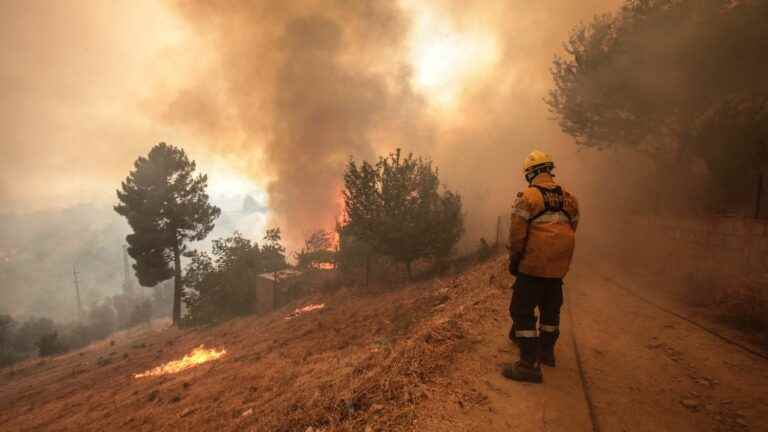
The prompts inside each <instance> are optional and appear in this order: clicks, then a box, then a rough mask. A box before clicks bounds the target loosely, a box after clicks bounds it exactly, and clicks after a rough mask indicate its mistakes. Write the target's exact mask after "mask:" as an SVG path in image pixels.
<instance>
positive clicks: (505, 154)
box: [175, 0, 618, 242]
mask: <svg viewBox="0 0 768 432" xmlns="http://www.w3.org/2000/svg"><path fill="white" fill-rule="evenodd" d="M616 4H618V1H617V0H612V1H607V0H593V1H587V2H563V1H543V2H542V1H535V2H534V1H525V2H514V3H506V2H483V3H482V4H478V3H474V4H472V5H469V6H468V5H467V4H466V2H450V1H422V2H404V3H401V2H394V1H391V2H366V1H341V0H335V1H334V0H327V1H287V2H281V3H280V4H279V6H278V5H275V4H273V3H270V4H269V5H267V4H266V3H262V2H252V1H239V2H221V3H217V2H207V3H200V2H181V3H178V4H177V7H178V10H179V11H180V12H181V14H182V16H184V17H185V19H186V20H187V22H188V23H190V24H191V25H192V26H193V28H195V29H197V30H198V32H199V33H201V34H205V35H207V36H208V37H209V38H210V40H211V41H213V42H212V43H213V45H212V46H213V49H214V50H216V52H217V53H218V58H219V62H220V64H221V65H222V66H221V67H220V68H217V69H216V70H217V71H219V72H217V73H216V74H215V75H212V76H209V77H207V79H208V80H211V81H214V82H215V81H218V80H223V81H224V82H225V83H226V85H225V87H227V88H228V89H229V90H228V93H227V99H228V103H229V104H231V105H232V106H234V107H236V110H237V111H238V113H239V121H240V125H241V127H242V128H243V130H244V131H245V135H246V138H245V139H244V140H243V141H241V142H238V143H236V144H234V145H228V146H223V147H220V148H218V151H221V152H233V153H240V154H248V153H249V152H255V151H263V153H264V156H265V160H264V162H265V164H264V165H263V166H259V167H258V168H256V169H254V172H252V173H251V174H252V175H254V176H259V177H264V175H265V172H264V171H261V170H266V174H268V175H269V176H270V177H271V178H272V179H273V180H272V182H271V183H270V186H269V195H270V207H271V208H272V209H273V210H274V211H275V212H276V213H277V215H278V221H277V222H278V223H280V224H282V225H284V227H286V228H287V230H288V233H289V235H291V234H292V237H291V239H292V240H293V241H294V242H295V241H296V240H298V237H299V236H300V235H302V234H304V233H305V232H306V231H308V230H311V229H313V228H316V227H330V226H332V223H333V220H334V218H335V217H336V216H337V215H338V212H339V199H338V189H339V187H340V181H341V173H342V170H343V167H344V164H345V162H346V161H347V160H348V159H349V157H350V156H352V157H355V158H367V159H369V158H373V157H375V156H376V155H377V154H380V153H382V152H384V151H387V150H391V149H393V148H395V147H402V148H404V149H405V150H406V151H413V152H415V153H419V154H421V155H424V156H429V157H432V158H433V159H435V161H436V163H437V164H438V165H439V166H440V168H441V173H442V174H443V178H444V180H446V182H447V185H448V187H450V188H452V189H455V190H458V191H459V192H461V193H462V194H463V195H464V198H465V202H466V207H467V211H468V221H469V231H468V236H467V237H468V238H470V239H472V241H476V240H477V238H478V237H479V236H481V235H484V236H491V235H493V231H494V230H495V222H496V216H497V215H499V214H501V213H502V212H503V211H505V210H506V207H507V206H508V205H509V202H510V201H511V198H512V196H513V192H514V190H515V189H517V188H519V187H521V186H522V177H521V175H520V169H519V166H520V163H521V161H522V159H523V157H524V156H525V154H526V153H527V152H528V151H530V150H531V149H533V148H543V149H545V150H549V151H551V152H553V153H554V154H555V155H556V156H560V160H561V161H562V163H561V165H562V166H564V167H565V166H568V165H569V164H572V163H575V162H576V161H569V159H573V158H574V151H572V150H571V149H570V148H571V147H573V146H571V145H570V143H568V141H569V140H568V139H567V138H565V137H564V136H563V135H562V134H561V133H560V132H559V131H558V129H557V126H556V124H555V123H554V122H552V121H551V120H550V118H549V114H548V112H547V109H546V106H545V104H544V103H543V102H542V99H543V97H544V96H545V95H546V92H547V90H548V89H549V88H550V86H551V82H550V78H549V72H548V68H549V65H550V63H551V60H552V56H553V55H554V53H555V52H558V51H559V50H560V44H561V43H562V41H564V40H565V39H566V38H567V36H568V33H569V31H570V29H571V28H572V27H573V26H574V25H575V24H576V23H578V22H579V21H580V20H586V19H589V18H591V17H592V15H594V14H595V13H599V12H604V11H606V10H608V9H609V8H610V7H611V6H615V5H616ZM425 7H426V8H427V9H431V10H435V11H438V12H440V13H441V14H444V15H445V16H447V17H448V18H449V19H450V20H451V25H452V27H453V28H454V29H455V30H456V31H457V32H459V33H460V32H462V31H463V30H466V29H472V28H474V29H476V28H485V29H491V30H490V31H491V32H493V33H494V35H495V38H496V45H497V49H498V51H499V53H498V60H497V61H496V62H495V64H494V65H493V67H492V68H491V69H490V70H487V71H483V72H482V73H481V74H479V75H478V76H477V77H475V79H472V80H467V82H465V83H464V87H463V89H462V90H463V91H462V92H461V93H460V97H459V100H458V101H457V102H456V103H455V104H454V106H452V107H450V108H448V109H433V108H434V107H431V106H430V104H429V95H428V94H425V93H424V92H422V91H421V90H420V89H414V88H413V86H412V84H411V83H412V82H413V79H412V74H413V72H412V68H413V65H412V64H410V63H409V58H408V43H409V42H411V41H410V39H409V36H410V32H411V31H412V30H413V29H412V26H413V22H414V19H415V18H414V15H415V12H414V11H418V10H419V9H420V8H421V9H423V8H425ZM436 37H439V35H436ZM187 94H188V93H187ZM181 96H183V95H181ZM175 104H176V105H177V106H178V104H179V100H177V101H176V102H175ZM187 120H188V121H189V122H191V123H199V122H203V121H205V120H204V119H196V118H194V117H192V118H188V119H187ZM565 149H568V150H565ZM563 172H568V170H567V169H564V170H563ZM573 172H576V171H575V170H574V171H573Z"/></svg>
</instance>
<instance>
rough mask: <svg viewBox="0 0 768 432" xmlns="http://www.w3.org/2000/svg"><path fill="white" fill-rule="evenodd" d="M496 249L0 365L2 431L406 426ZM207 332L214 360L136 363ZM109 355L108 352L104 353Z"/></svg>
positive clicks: (175, 351)
mask: <svg viewBox="0 0 768 432" xmlns="http://www.w3.org/2000/svg"><path fill="white" fill-rule="evenodd" d="M500 269H503V266H502V265H500V262H499V261H497V260H492V261H490V262H488V263H485V264H482V265H478V266H475V267H472V268H470V269H469V270H468V271H467V272H466V273H464V274H461V275H457V276H447V277H443V278H437V279H432V280H425V281H421V282H418V283H414V284H411V285H407V286H405V287H403V288H401V289H398V290H395V291H390V292H384V293H377V294H359V293H358V292H356V291H352V290H340V291H337V292H334V293H329V294H324V295H318V296H317V297H315V298H310V299H305V300H304V301H303V302H302V303H301V304H302V305H303V304H306V303H325V304H326V308H325V309H322V310H319V311H315V312H311V313H307V314H304V315H301V316H299V317H296V318H294V319H291V320H286V319H284V317H285V316H286V315H287V314H288V313H289V312H290V311H291V310H293V308H294V307H296V306H297V304H293V305H287V306H286V307H285V308H283V309H281V310H278V311H276V312H275V313H273V314H270V315H268V316H264V317H247V318H242V319H237V320H233V321H230V322H227V323H224V324H222V325H219V326H216V327H211V328H198V329H193V330H183V331H182V330H176V329H167V330H149V329H147V330H144V331H142V332H133V333H129V334H124V335H119V336H118V337H117V338H116V339H115V344H114V346H111V345H110V344H109V343H101V344H98V345H93V346H90V347H88V348H86V349H84V350H81V351H79V352H73V353H69V354H66V355H62V356H59V357H55V358H52V359H50V360H45V361H39V360H30V361H26V362H23V363H21V364H18V365H16V366H14V367H12V368H7V369H3V370H0V425H2V429H3V430H73V431H74V430H78V431H79V430H147V431H149V430H153V431H154V430H189V431H202V430H206V431H209V430H217V431H218V430H221V431H227V430H232V431H234V430H254V431H300V432H304V431H306V430H307V429H308V428H310V427H311V428H313V430H315V431H318V430H323V431H352V430H355V431H359V430H365V429H366V428H368V429H369V430H373V431H376V430H387V431H398V430H412V429H413V426H412V425H413V421H414V419H415V418H416V417H417V415H418V409H419V406H420V405H421V404H422V403H424V402H425V401H427V400H428V399H430V398H431V395H433V394H435V392H440V391H442V388H443V385H444V384H445V377H446V376H447V375H449V374H450V373H451V367H452V365H453V362H454V359H455V356H456V355H457V354H458V353H460V352H462V351H465V350H467V349H468V348H469V347H471V346H472V344H473V342H472V341H473V338H472V336H471V332H470V331H469V330H468V328H467V327H466V325H467V324H466V323H467V322H472V320H475V319H478V317H477V316H475V315H473V314H479V313H480V312H479V311H473V306H472V305H473V304H474V305H477V304H480V303H481V299H483V298H486V297H487V296H488V295H490V294H489V293H488V289H487V284H488V281H489V279H491V277H490V276H491V275H495V274H496V273H498V272H499V271H500ZM200 344H205V345H206V346H207V347H211V348H224V349H226V350H227V351H228V354H227V355H226V356H225V357H224V358H223V359H221V360H219V361H215V362H211V363H207V364H204V365H202V366H199V367H197V368H194V369H191V370H188V371H185V372H182V373H179V374H177V375H167V376H162V377H158V378H144V379H134V378H133V377H132V375H133V374H135V373H138V372H142V371H144V370H147V369H150V368H152V367H155V366H157V365H159V364H162V363H165V362H167V361H170V360H175V359H179V358H181V357H183V356H184V354H186V353H189V352H190V351H191V350H192V349H193V348H195V347H197V346H199V345H200ZM105 359H108V361H105Z"/></svg>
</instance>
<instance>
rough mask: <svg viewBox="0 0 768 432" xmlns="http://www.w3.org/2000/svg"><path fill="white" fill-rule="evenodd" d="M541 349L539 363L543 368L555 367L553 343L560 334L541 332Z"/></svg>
mask: <svg viewBox="0 0 768 432" xmlns="http://www.w3.org/2000/svg"><path fill="white" fill-rule="evenodd" d="M539 335H540V337H541V348H540V351H539V362H541V364H543V365H544V366H549V367H555V364H556V362H555V343H557V338H558V336H560V332H557V331H555V332H548V331H541V332H540V333H539Z"/></svg>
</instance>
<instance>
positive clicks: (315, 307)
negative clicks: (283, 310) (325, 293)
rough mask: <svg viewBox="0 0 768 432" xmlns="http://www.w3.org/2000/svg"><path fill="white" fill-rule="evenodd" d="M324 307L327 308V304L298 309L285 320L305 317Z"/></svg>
mask: <svg viewBox="0 0 768 432" xmlns="http://www.w3.org/2000/svg"><path fill="white" fill-rule="evenodd" d="M324 307H325V303H321V304H311V305H308V306H304V307H303V308H297V309H295V310H294V311H293V312H291V313H290V314H289V315H288V316H286V317H285V319H287V320H289V319H291V318H295V317H297V316H299V315H303V314H305V313H307V312H312V311H315V310H318V309H322V308H324Z"/></svg>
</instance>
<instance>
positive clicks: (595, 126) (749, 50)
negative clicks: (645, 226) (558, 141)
mask: <svg viewBox="0 0 768 432" xmlns="http://www.w3.org/2000/svg"><path fill="white" fill-rule="evenodd" d="M766 16H768V2H764V1H738V2H734V1H732V0H627V1H626V2H625V3H624V5H623V6H622V7H621V9H620V10H619V11H618V12H617V13H615V14H608V15H602V16H598V17H596V18H595V19H594V20H593V21H592V22H590V23H587V24H582V25H579V26H578V27H576V28H575V29H574V31H573V32H572V33H571V36H570V38H569V40H568V41H567V42H566V43H565V51H566V53H567V54H566V55H565V56H556V57H555V59H554V63H553V66H552V77H553V79H554V84H555V85H554V88H553V89H552V90H551V92H550V94H549V97H548V98H547V99H546V102H547V104H548V105H549V107H550V109H551V111H552V112H553V113H554V114H555V116H556V118H557V120H558V121H559V124H560V126H561V128H562V130H563V131H564V132H566V133H568V134H570V135H572V136H573V137H575V138H576V141H577V143H578V144H580V145H585V146H591V147H598V148H606V147H611V146H628V147H631V148H635V149H638V150H642V151H648V152H651V153H653V154H657V155H658V154H660V153H667V154H672V155H676V156H683V157H688V156H696V157H700V158H702V159H703V160H704V161H705V162H706V163H707V164H708V165H709V166H710V167H711V166H712V164H713V163H715V162H716V161H715V160H713V159H711V156H712V154H713V153H712V152H711V151H710V147H709V146H712V145H714V146H728V145H730V144H731V143H730V142H727V141H719V142H717V143H714V142H711V141H708V142H700V141H697V140H696V139H695V136H696V128H697V127H698V126H699V125H700V121H701V119H702V117H704V116H706V115H708V114H707V113H709V112H711V111H712V109H713V107H716V106H719V105H720V104H722V103H723V101H725V100H727V99H731V98H734V97H736V98H741V97H751V96H750V95H754V94H768V81H767V80H765V76H767V75H768V62H766V61H765V60H764V58H763V57H764V53H765V52H768V26H766V25H765V17H766ZM710 118H712V117H711V116H710ZM726 126H727V125H721V126H719V127H726Z"/></svg>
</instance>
